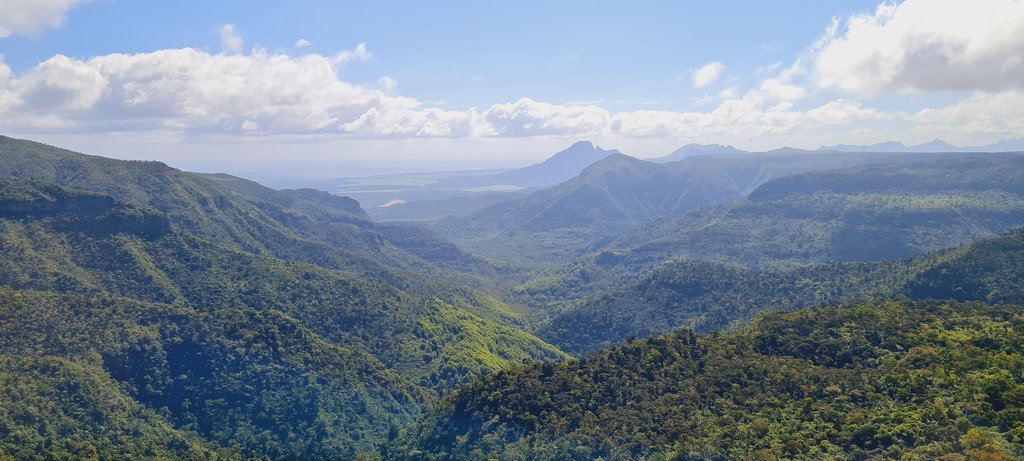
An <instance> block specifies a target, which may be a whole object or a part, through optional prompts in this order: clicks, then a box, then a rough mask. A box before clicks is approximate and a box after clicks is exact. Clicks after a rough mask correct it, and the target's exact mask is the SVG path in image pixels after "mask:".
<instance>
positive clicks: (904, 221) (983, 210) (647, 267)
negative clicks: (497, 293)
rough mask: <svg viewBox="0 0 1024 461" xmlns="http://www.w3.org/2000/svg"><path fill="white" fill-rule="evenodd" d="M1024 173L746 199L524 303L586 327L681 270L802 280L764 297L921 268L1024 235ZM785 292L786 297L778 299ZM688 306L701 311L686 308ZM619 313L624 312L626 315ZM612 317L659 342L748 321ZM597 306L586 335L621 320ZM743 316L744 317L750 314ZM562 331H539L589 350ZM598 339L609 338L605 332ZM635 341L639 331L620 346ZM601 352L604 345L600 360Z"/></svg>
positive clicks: (563, 272) (608, 257) (547, 275)
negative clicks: (579, 318)
mask: <svg viewBox="0 0 1024 461" xmlns="http://www.w3.org/2000/svg"><path fill="white" fill-rule="evenodd" d="M904 155H912V156H916V155H933V154H904ZM955 155H966V154H955ZM1022 171H1024V157H1022V156H1020V155H1017V154H980V155H966V156H964V157H959V158H957V157H955V156H951V157H948V158H946V159H945V160H943V159H936V160H933V161H928V162H910V163H903V164H890V165H886V166H865V167H853V168H847V169H837V170H826V171H818V172H807V173H802V174H798V175H793V176H788V177H783V178H779V179H776V180H773V181H769V182H766V183H764V184H763V185H761V186H760V187H758V188H757V189H755V190H754V191H752V192H751V193H749V194H748V195H747V197H745V198H741V199H738V200H735V201H732V202H727V203H724V204H720V205H715V206H712V207H708V208H703V209H699V210H694V211H691V212H690V213H687V214H684V215H681V216H676V217H670V218H666V219H663V220H655V221H649V222H646V223H644V224H642V225H640V226H636V227H634V228H632V229H629V230H627V231H624V232H622V233H621V234H620V235H619V236H618V237H616V238H613V239H608V240H606V241H604V242H601V244H600V245H596V246H594V247H592V248H591V251H590V252H588V253H586V254H583V255H580V256H577V257H575V258H571V259H569V260H568V261H566V262H564V263H561V264H557V265H552V266H549V267H547V268H542V269H541V270H537V271H535V272H534V273H532V274H530V275H529V276H527V277H526V279H525V280H524V281H523V282H522V283H521V284H519V285H518V286H516V288H515V289H514V291H513V293H514V295H515V299H516V300H517V301H518V302H519V303H522V304H526V305H529V306H531V307H532V314H533V316H534V318H535V322H541V323H543V322H545V321H550V320H551V316H555V317H556V318H557V317H558V316H570V315H575V314H571V312H579V311H578V305H579V304H580V303H589V304H593V303H595V302H596V301H586V300H587V299H588V298H591V297H593V296H596V295H597V294H599V293H610V292H614V291H615V290H620V289H622V288H623V287H625V286H630V285H631V284H633V283H636V282H637V281H638V280H641V279H643V278H644V276H646V275H648V274H650V273H651V272H652V271H654V270H656V268H657V267H659V266H660V265H662V263H664V262H666V261H670V260H673V259H688V260H698V261H704V262H716V263H720V264H724V265H728V266H733V268H734V269H729V270H728V271H723V273H724V274H731V273H733V272H735V271H737V270H740V269H747V270H750V269H754V270H756V271H755V273H757V274H762V273H764V272H772V273H774V272H778V271H782V270H786V269H793V270H794V271H795V272H793V273H791V274H789V276H792V277H794V279H792V280H789V279H785V280H783V279H774V280H772V281H767V280H766V281H764V282H763V284H761V285H756V286H762V287H770V286H775V285H773V284H778V285H794V284H796V283H797V282H799V281H800V280H803V279H805V278H806V277H807V275H806V274H804V273H803V271H804V269H805V268H806V266H807V265H812V264H820V263H832V262H844V261H845V262H850V263H851V266H850V267H855V266H856V263H858V262H864V261H878V260H887V261H893V260H899V259H904V258H911V257H914V256H916V255H920V254H923V253H927V252H930V251H937V250H942V249H947V248H951V247H955V246H957V245H960V244H964V243H968V242H971V241H975V240H978V239H983V238H988V237H992V236H994V235H996V234H999V233H1002V232H1007V231H1010V230H1012V229H1015V228H1017V227H1020V226H1022V225H1024V189H1022V188H1021V187H1022V186H1021V185H1022V184H1024V180H1022V178H1021V174H1022V173H1021V172H1022ZM758 276H761V275H758ZM848 276H850V277H853V275H852V274H848ZM864 276H865V275H864V274H861V275H857V276H856V277H855V278H858V277H859V278H862V277H864ZM731 277H732V276H731V275H729V277H725V279H731ZM741 279H743V278H741ZM723 280H724V279H723ZM743 280H746V279H743ZM858 280H859V279H858ZM791 282H792V283H791ZM744 283H745V282H744ZM759 283H760V282H759ZM833 287H834V284H833ZM834 289H835V288H829V289H828V290H825V292H826V293H832V291H833V290H834ZM759 290H760V289H759V288H756V287H755V288H751V289H750V290H747V292H745V294H744V295H743V296H745V297H743V298H737V299H752V298H751V296H754V295H757V296H760V295H761V294H759ZM849 291H850V290H848V289H847V290H846V292H849ZM700 292H703V289H702V291H700ZM776 292H777V290H776V289H774V288H773V289H771V290H768V291H767V293H768V294H772V293H776ZM812 294H813V293H812ZM830 296H831V295H830ZM804 299H810V300H812V301H813V300H814V299H817V298H815V297H814V296H811V297H809V298H804ZM616 300H617V301H616ZM678 301H679V302H681V303H686V302H690V301H691V300H689V298H686V297H685V296H684V297H681V298H679V300H678ZM776 301H779V300H776ZM615 302H619V303H620V305H619V306H618V307H616V306H615V305H614V303H615ZM819 302H823V301H821V300H819ZM786 303H787V304H791V302H790V301H787V302H786ZM598 304H600V303H598ZM601 305H602V306H604V307H606V308H608V309H612V310H613V311H616V312H618V311H619V310H620V309H619V308H620V307H622V306H625V305H632V306H634V307H630V308H626V309H622V311H623V312H631V311H634V310H635V311H636V312H637V317H636V318H635V319H633V320H629V322H630V323H632V322H633V321H634V320H635V322H636V325H637V326H638V328H641V330H643V329H644V328H647V329H646V330H643V331H647V332H650V331H653V330H654V329H659V328H661V329H664V326H665V325H668V326H669V327H677V326H691V327H696V326H699V325H705V324H706V325H707V326H708V327H710V328H720V327H724V326H726V325H728V324H729V323H730V322H731V321H732V320H735V319H736V318H737V317H736V316H733V315H731V314H730V315H725V316H724V317H714V318H712V316H711V313H708V312H691V311H688V310H681V311H680V314H679V315H682V316H683V317H686V318H685V319H682V320H676V321H665V320H663V319H655V318H653V317H643V315H644V314H643V312H642V311H643V309H637V308H636V307H635V306H638V305H644V303H643V302H639V301H635V299H634V298H630V299H629V300H626V299H625V298H612V299H609V300H607V301H606V302H605V303H603V304H601ZM651 305H653V306H661V305H662V304H659V303H653V304H651ZM803 305H807V304H803ZM595 306H596V305H595ZM595 306H591V308H592V309H593V312H592V314H593V315H594V317H592V318H589V322H590V323H588V322H586V321H584V322H581V324H583V325H589V324H594V325H597V324H601V322H605V321H611V320H614V318H613V317H608V316H604V315H603V314H601V313H602V312H603V311H602V309H603V308H604V307H601V308H598V307H595ZM656 309H657V307H656ZM687 309H689V307H687ZM733 309H735V310H736V312H742V311H744V310H745V309H746V308H745V307H743V306H735V307H734V308H733ZM566 312H569V313H566ZM683 312H686V314H685V315H683V314H682V313H683ZM714 314H715V315H716V316H717V315H719V314H721V313H714ZM657 315H660V314H657ZM657 315H656V316H657ZM672 315H676V314H672ZM627 317H628V316H627ZM558 322H560V324H559V325H555V326H551V327H543V328H541V329H540V330H537V331H538V332H539V333H540V334H541V335H542V337H547V339H548V340H549V341H554V342H555V343H561V344H560V346H561V347H568V348H569V349H572V350H578V349H573V348H575V347H577V346H578V345H577V344H576V343H579V341H576V340H571V341H568V342H566V340H565V339H564V338H562V337H561V334H560V333H552V331H550V330H549V328H555V329H557V330H565V329H567V328H568V329H574V331H573V332H572V333H573V334H576V333H579V334H588V333H587V332H588V331H590V330H589V328H577V327H576V326H574V324H575V322H574V321H572V320H571V319H569V318H567V319H564V320H562V321H558ZM595 328H596V330H597V331H600V330H601V329H602V328H603V327H595ZM606 330H608V331H611V329H609V328H606ZM632 333H635V331H632V330H631V331H630V332H627V333H623V334H622V335H619V336H618V338H619V339H621V338H623V337H625V336H626V335H628V334H632ZM598 336H600V335H598ZM600 344H604V343H602V342H600V341H599V342H598V343H594V344H592V345H591V346H588V348H592V347H599V345H600Z"/></svg>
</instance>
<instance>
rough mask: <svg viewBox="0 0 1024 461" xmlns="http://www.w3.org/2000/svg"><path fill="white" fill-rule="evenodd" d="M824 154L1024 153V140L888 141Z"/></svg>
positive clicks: (832, 149)
mask: <svg viewBox="0 0 1024 461" xmlns="http://www.w3.org/2000/svg"><path fill="white" fill-rule="evenodd" d="M818 150H819V151H823V152H1017V151H1024V139H1002V140H999V141H997V142H994V143H992V144H987V145H984V146H970V147H957V146H954V145H952V144H950V143H948V142H946V141H943V140H941V139H933V140H931V141H928V142H926V143H924V144H916V145H913V146H907V145H905V144H903V143H901V142H898V141H886V142H880V143H877V144H870V145H856V144H839V145H835V146H821V147H819V148H818Z"/></svg>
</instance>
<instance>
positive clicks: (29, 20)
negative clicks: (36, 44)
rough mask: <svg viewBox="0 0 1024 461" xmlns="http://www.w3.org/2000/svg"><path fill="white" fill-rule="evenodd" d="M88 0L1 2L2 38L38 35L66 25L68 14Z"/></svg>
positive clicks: (5, 0) (0, 25)
mask: <svg viewBox="0 0 1024 461" xmlns="http://www.w3.org/2000/svg"><path fill="white" fill-rule="evenodd" d="M85 1H86V0H4V1H2V2H0V38H5V37H10V36H11V35H38V34H40V33H42V32H43V31H44V30H46V29H58V28H60V27H62V26H63V25H64V21H65V20H66V15H67V12H68V11H69V10H70V9H71V8H74V7H75V6H76V5H78V4H80V3H84V2H85Z"/></svg>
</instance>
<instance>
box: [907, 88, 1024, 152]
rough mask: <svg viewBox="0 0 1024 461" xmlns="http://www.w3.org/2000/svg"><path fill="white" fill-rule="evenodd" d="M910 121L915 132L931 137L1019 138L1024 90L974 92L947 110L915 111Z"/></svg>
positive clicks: (1023, 120) (1022, 127) (1023, 119)
mask: <svg viewBox="0 0 1024 461" xmlns="http://www.w3.org/2000/svg"><path fill="white" fill-rule="evenodd" d="M911 119H912V120H913V121H914V122H915V124H916V127H917V128H916V131H918V132H922V133H925V134H927V135H928V136H931V137H940V136H941V137H948V135H949V134H953V135H955V137H956V138H958V139H963V140H965V141H970V140H971V139H996V138H999V137H1003V136H1012V137H1021V136H1024V91H1020V90H1007V91H1002V92H998V93H986V92H976V93H974V94H973V95H971V96H970V97H969V98H967V99H966V100H964V101H960V102H958V103H956V104H953V105H950V106H947V107H941V108H929V109H923V110H921V111H918V112H917V113H916V114H914V115H913V116H912V117H911ZM965 144H966V142H965Z"/></svg>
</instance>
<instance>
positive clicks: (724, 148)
mask: <svg viewBox="0 0 1024 461" xmlns="http://www.w3.org/2000/svg"><path fill="white" fill-rule="evenodd" d="M745 153H747V152H746V151H744V150H740V149H737V148H735V147H733V146H729V145H723V144H696V143H690V144H687V145H685V146H683V147H680V148H678V149H676V150H675V151H673V152H672V153H671V154H668V155H666V156H664V157H657V158H652V159H648V160H649V161H652V162H655V163H668V162H676V161H679V160H682V159H684V158H687V157H694V156H697V155H712V154H745Z"/></svg>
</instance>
